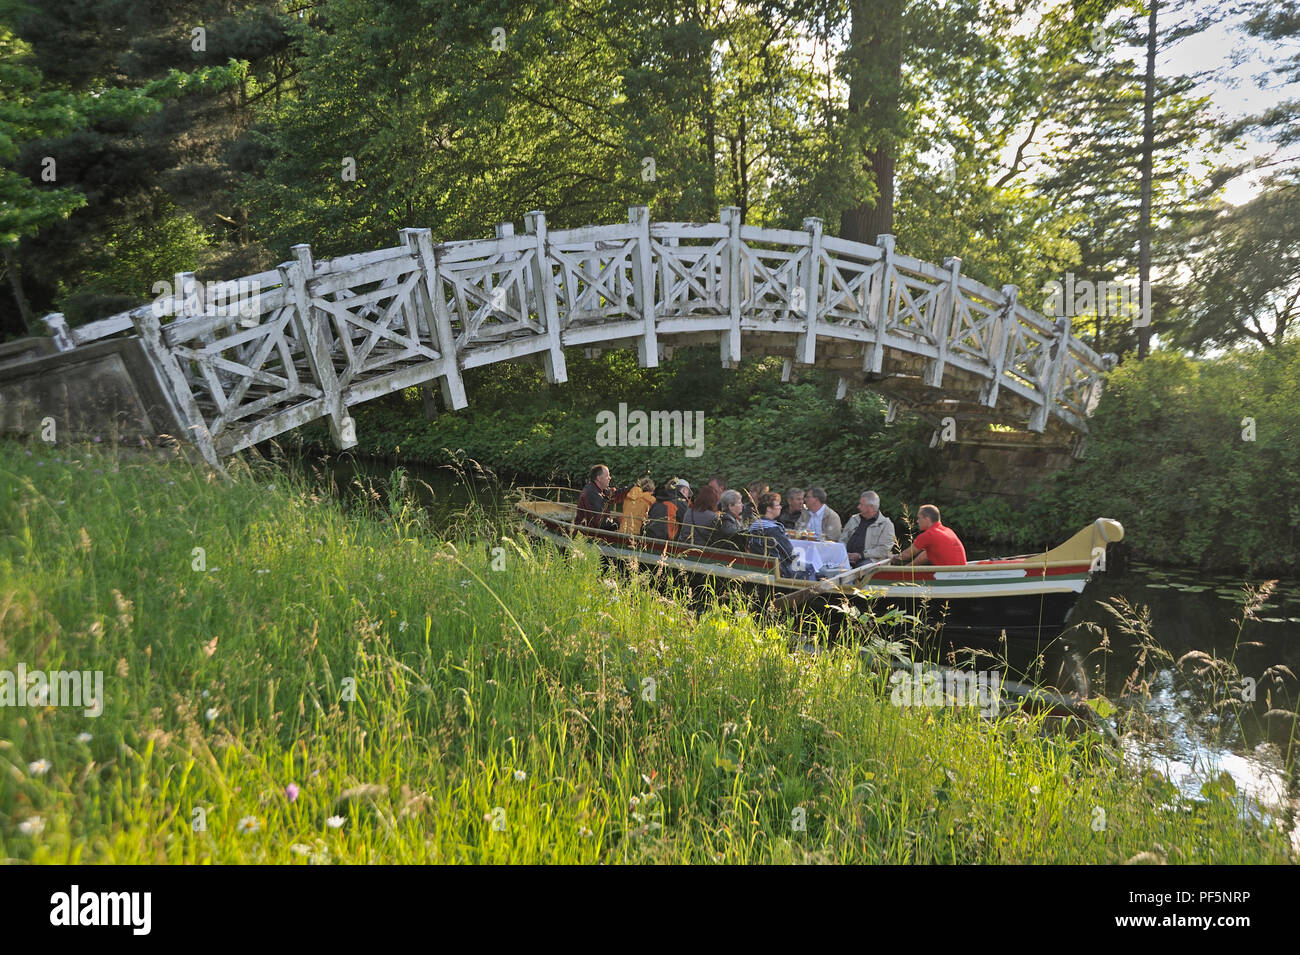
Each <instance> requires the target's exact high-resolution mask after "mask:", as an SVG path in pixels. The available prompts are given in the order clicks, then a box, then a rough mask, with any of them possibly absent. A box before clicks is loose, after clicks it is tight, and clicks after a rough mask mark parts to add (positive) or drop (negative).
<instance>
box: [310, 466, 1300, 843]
mask: <svg viewBox="0 0 1300 955" xmlns="http://www.w3.org/2000/svg"><path fill="white" fill-rule="evenodd" d="M291 467H292V468H293V469H294V470H296V471H298V472H299V473H302V474H304V475H305V476H306V477H307V478H308V479H309V480H310V481H312V482H313V483H315V484H317V485H318V486H320V487H322V488H332V489H333V491H334V493H336V494H337V495H338V496H339V497H341V498H343V499H349V498H352V499H358V500H360V499H364V498H367V497H370V496H371V490H370V489H373V490H374V491H377V492H378V493H379V495H380V498H381V499H383V500H386V499H387V491H388V487H389V482H390V479H391V477H392V475H393V473H394V469H395V467H396V465H393V464H391V463H386V462H383V461H377V460H372V459H366V458H359V457H353V456H351V455H347V454H344V455H340V456H329V455H325V456H321V457H305V458H298V459H293V461H292V463H291ZM402 468H403V470H404V471H405V472H406V474H407V475H408V481H409V486H410V487H411V489H412V491H413V492H414V493H415V494H416V496H417V498H418V499H419V500H420V501H421V503H423V504H424V505H425V506H426V507H427V508H428V509H429V511H430V513H431V515H432V518H433V523H434V526H435V527H437V528H439V529H440V530H444V531H447V532H453V531H454V529H455V528H457V527H458V526H461V525H463V523H464V521H465V516H466V515H467V514H470V513H474V514H476V515H480V516H483V517H486V518H487V519H488V520H489V521H490V522H492V523H493V524H495V525H497V526H500V527H502V528H507V530H506V531H505V532H506V533H509V532H510V530H509V529H508V528H511V527H512V524H513V521H512V517H511V513H510V511H509V508H508V507H507V506H506V503H505V502H506V497H507V489H506V487H504V486H503V485H502V483H501V482H499V481H498V480H497V479H496V478H495V477H494V476H493V475H492V474H491V473H490V471H488V470H487V469H484V468H480V467H478V466H477V465H476V464H474V463H473V462H465V463H464V464H463V465H462V466H460V467H457V468H432V467H420V466H412V465H403V466H402ZM371 499H372V500H373V498H371ZM976 556H978V555H976ZM987 556H992V555H987ZM1248 603H1249V604H1250V607H1249V613H1248V612H1247V610H1248V606H1247V605H1248ZM1116 611H1119V615H1117V613H1116ZM1071 623H1072V625H1073V629H1072V630H1071V631H1069V632H1068V634H1067V636H1068V637H1069V640H1070V642H1071V643H1072V644H1073V645H1074V646H1076V647H1078V648H1080V652H1081V653H1082V654H1083V655H1084V657H1085V660H1086V666H1087V669H1088V676H1089V681H1090V684H1091V687H1092V691H1093V693H1094V694H1097V693H1100V694H1102V695H1104V696H1105V697H1106V698H1107V700H1109V701H1110V702H1111V703H1113V704H1114V705H1115V706H1116V707H1118V713H1117V714H1116V715H1117V725H1118V726H1119V728H1120V730H1121V732H1122V734H1123V745H1124V747H1125V749H1126V750H1127V751H1128V752H1129V753H1131V754H1132V755H1133V756H1135V757H1141V758H1142V760H1143V761H1144V762H1145V763H1146V764H1149V765H1150V766H1151V767H1153V768H1154V769H1157V770H1159V771H1160V772H1161V773H1162V774H1163V775H1164V776H1165V777H1166V778H1167V779H1168V780H1169V781H1170V782H1171V783H1172V784H1173V785H1175V786H1177V787H1178V788H1179V789H1180V790H1182V791H1183V792H1184V793H1186V794H1187V795H1189V796H1192V797H1196V796H1198V795H1199V794H1200V790H1201V787H1202V786H1203V785H1205V783H1206V782H1207V780H1210V779H1216V778H1219V777H1220V776H1221V774H1223V773H1226V774H1227V775H1228V777H1229V778H1230V779H1231V784H1232V785H1233V786H1235V788H1236V790H1237V791H1238V792H1239V793H1242V794H1244V795H1246V796H1247V797H1248V800H1249V805H1251V806H1252V807H1254V811H1259V812H1264V813H1270V814H1274V813H1280V814H1281V815H1282V816H1283V817H1285V816H1287V815H1291V816H1292V822H1291V825H1294V826H1295V829H1294V832H1293V840H1294V841H1295V842H1296V843H1297V849H1298V850H1300V788H1297V771H1296V770H1297V764H1300V729H1298V728H1297V719H1296V717H1295V716H1294V715H1287V714H1294V713H1295V712H1296V711H1297V709H1300V700H1298V697H1300V693H1298V692H1297V688H1298V684H1297V676H1300V580H1279V581H1276V582H1269V581H1267V580H1263V579H1258V578H1248V577H1244V576H1241V575H1233V574H1219V575H1213V576H1203V575H1200V574H1197V573H1194V572H1190V571H1184V570H1179V569H1177V568H1169V567H1156V566H1151V565H1144V564H1140V563H1137V562H1131V563H1130V564H1129V566H1128V567H1127V568H1125V570H1124V572H1123V573H1115V572H1106V573H1100V574H1095V575H1094V576H1093V579H1092V580H1091V581H1090V582H1089V583H1088V586H1087V588H1086V589H1085V590H1084V592H1083V595H1082V597H1081V598H1080V601H1079V603H1078V605H1076V608H1075V611H1074V615H1073V616H1072V618H1071Z"/></svg>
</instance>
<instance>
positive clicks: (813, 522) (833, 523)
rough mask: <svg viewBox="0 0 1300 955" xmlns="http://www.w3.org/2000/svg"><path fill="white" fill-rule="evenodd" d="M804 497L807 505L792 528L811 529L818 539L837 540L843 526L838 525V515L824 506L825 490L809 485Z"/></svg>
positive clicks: (798, 529)
mask: <svg viewBox="0 0 1300 955" xmlns="http://www.w3.org/2000/svg"><path fill="white" fill-rule="evenodd" d="M805 499H806V500H807V507H805V509H804V512H803V516H802V517H800V518H799V522H798V523H797V524H795V526H794V529H795V530H797V531H811V532H812V533H814V534H816V535H817V539H818V540H826V541H837V540H839V539H840V534H842V533H843V532H844V528H843V527H841V526H840V516H839V515H838V514H836V513H835V512H834V511H832V510H831V509H830V508H829V507H827V506H826V492H825V491H824V490H823V489H822V488H819V487H810V488H808V493H807V494H806V495H805Z"/></svg>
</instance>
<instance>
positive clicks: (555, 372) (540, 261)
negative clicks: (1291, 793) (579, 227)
mask: <svg viewBox="0 0 1300 955" xmlns="http://www.w3.org/2000/svg"><path fill="white" fill-rule="evenodd" d="M524 227H525V228H526V229H527V230H528V234H529V235H532V236H536V238H537V254H536V255H534V256H533V288H534V290H535V291H534V294H535V295H536V297H537V314H538V315H539V316H540V317H541V319H542V322H543V326H542V327H544V328H545V329H546V340H547V341H548V342H549V343H550V347H549V348H548V349H547V350H546V351H545V352H544V353H543V355H544V359H543V360H544V361H545V363H546V380H547V381H549V382H550V383H551V384H553V385H558V384H563V383H564V382H566V381H568V380H569V366H568V365H566V364H565V361H564V343H563V341H562V340H561V338H560V307H559V304H558V303H557V302H556V298H555V279H554V278H553V277H552V275H551V261H550V258H549V256H548V255H547V252H546V247H547V245H548V244H549V240H548V239H547V238H546V213H545V212H542V211H541V210H536V209H535V210H533V211H532V212H529V213H527V214H525V216H524ZM596 271H597V273H599V271H600V270H599V268H598V269H597V270H596Z"/></svg>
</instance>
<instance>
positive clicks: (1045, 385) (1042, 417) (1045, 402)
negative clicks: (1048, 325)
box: [1029, 315, 1070, 434]
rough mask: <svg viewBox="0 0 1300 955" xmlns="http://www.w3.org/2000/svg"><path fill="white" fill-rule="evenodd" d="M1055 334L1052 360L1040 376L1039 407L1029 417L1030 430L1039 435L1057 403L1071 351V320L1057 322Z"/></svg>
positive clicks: (1062, 317) (1046, 364) (1058, 320)
mask: <svg viewBox="0 0 1300 955" xmlns="http://www.w3.org/2000/svg"><path fill="white" fill-rule="evenodd" d="M1055 332H1056V335H1055V338H1054V340H1053V342H1052V349H1051V359H1050V360H1049V361H1047V362H1044V363H1043V371H1042V373H1041V374H1040V375H1039V376H1038V407H1037V408H1035V409H1034V411H1033V414H1031V415H1030V416H1029V430H1030V431H1034V432H1037V433H1039V434H1041V433H1042V432H1043V430H1044V429H1045V428H1046V427H1047V418H1048V415H1050V414H1051V411H1052V405H1054V404H1055V403H1056V392H1057V388H1058V386H1059V384H1060V377H1061V369H1062V368H1063V367H1065V359H1066V356H1067V355H1068V354H1069V351H1070V320H1069V319H1068V318H1066V317H1065V316H1064V315H1062V316H1061V317H1060V318H1058V319H1057V320H1056V325H1055Z"/></svg>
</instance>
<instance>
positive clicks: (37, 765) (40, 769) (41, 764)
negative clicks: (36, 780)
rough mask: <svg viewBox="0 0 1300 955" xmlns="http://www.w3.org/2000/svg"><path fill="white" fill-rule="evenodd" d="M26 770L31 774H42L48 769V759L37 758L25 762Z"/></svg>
mask: <svg viewBox="0 0 1300 955" xmlns="http://www.w3.org/2000/svg"><path fill="white" fill-rule="evenodd" d="M27 771H28V772H29V773H31V774H32V775H33V776H44V775H45V774H46V773H48V772H49V771H50V761H49V760H48V759H37V760H34V761H32V762H30V763H28V764H27Z"/></svg>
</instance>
